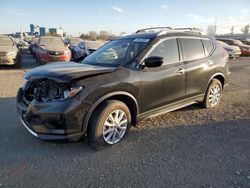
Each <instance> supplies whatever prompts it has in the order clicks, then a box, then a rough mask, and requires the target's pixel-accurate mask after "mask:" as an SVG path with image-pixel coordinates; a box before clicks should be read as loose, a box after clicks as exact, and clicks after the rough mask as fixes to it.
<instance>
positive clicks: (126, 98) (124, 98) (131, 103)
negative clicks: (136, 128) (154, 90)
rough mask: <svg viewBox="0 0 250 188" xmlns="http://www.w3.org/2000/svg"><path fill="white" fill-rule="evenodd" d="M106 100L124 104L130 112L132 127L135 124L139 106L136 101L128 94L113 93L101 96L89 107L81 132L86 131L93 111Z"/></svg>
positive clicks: (124, 92)
mask: <svg viewBox="0 0 250 188" xmlns="http://www.w3.org/2000/svg"><path fill="white" fill-rule="evenodd" d="M106 100H118V101H121V102H124V103H125V104H126V105H127V106H128V108H129V110H130V113H131V118H132V125H135V124H136V122H137V114H139V105H138V102H137V99H136V98H135V97H134V96H133V95H132V94H131V93H129V92H126V91H115V92H112V93H108V94H106V95H104V96H102V97H101V98H99V99H98V100H97V101H96V102H95V103H94V104H93V105H92V106H91V107H90V109H89V110H88V112H87V114H86V116H85V118H84V121H83V125H82V132H86V131H87V129H88V124H89V120H90V118H91V115H92V113H93V112H94V110H95V109H96V108H97V107H98V106H99V105H101V104H102V103H103V102H104V101H106Z"/></svg>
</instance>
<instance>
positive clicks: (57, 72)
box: [25, 62, 117, 83]
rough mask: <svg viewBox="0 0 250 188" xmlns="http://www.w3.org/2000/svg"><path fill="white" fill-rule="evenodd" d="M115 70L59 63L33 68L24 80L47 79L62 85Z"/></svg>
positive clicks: (113, 68) (114, 68) (112, 68)
mask: <svg viewBox="0 0 250 188" xmlns="http://www.w3.org/2000/svg"><path fill="white" fill-rule="evenodd" d="M116 69H117V68H116V67H103V66H94V65H87V64H80V63H73V62H66V63H65V62H60V63H52V64H49V65H44V66H40V67H37V68H34V69H32V70H30V71H28V72H27V73H26V74H25V79H27V80H35V79H42V78H47V79H50V80H54V81H56V82H62V83H64V82H68V81H70V80H72V79H77V78H83V77H89V76H94V75H98V74H103V73H109V72H112V71H114V70H116Z"/></svg>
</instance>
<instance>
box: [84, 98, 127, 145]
mask: <svg viewBox="0 0 250 188" xmlns="http://www.w3.org/2000/svg"><path fill="white" fill-rule="evenodd" d="M130 127H131V114H130V111H129V109H128V107H127V105H126V104H124V103H123V102H121V101H117V100H107V101H104V102H103V103H102V104H101V105H100V106H99V107H97V109H95V110H94V112H93V113H92V115H91V118H90V122H89V126H88V133H87V135H88V139H89V142H90V146H91V147H92V148H93V149H95V150H100V149H102V148H103V147H105V146H108V145H114V144H116V143H118V142H120V141H121V140H123V139H124V137H125V136H126V134H127V133H128V132H129V129H130Z"/></svg>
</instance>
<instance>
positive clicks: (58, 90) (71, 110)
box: [17, 28, 229, 149]
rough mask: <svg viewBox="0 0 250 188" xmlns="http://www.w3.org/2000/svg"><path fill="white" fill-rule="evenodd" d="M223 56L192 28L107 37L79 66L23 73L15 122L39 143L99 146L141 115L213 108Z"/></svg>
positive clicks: (222, 80)
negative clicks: (196, 105) (83, 142)
mask: <svg viewBox="0 0 250 188" xmlns="http://www.w3.org/2000/svg"><path fill="white" fill-rule="evenodd" d="M227 61H228V55H227V54H226V52H225V51H224V50H223V48H222V47H220V45H218V44H217V43H216V41H215V40H214V39H213V38H210V37H208V36H204V35H201V34H200V33H199V32H197V31H195V30H192V29H172V28H150V29H142V30H139V31H137V32H136V33H135V34H133V35H128V36H124V37H121V38H118V39H117V40H114V41H111V42H109V43H107V44H106V45H104V46H103V47H101V48H100V49H99V50H97V51H96V52H94V53H93V54H91V55H90V56H88V57H87V58H86V59H84V60H83V61H82V62H81V64H78V63H73V62H68V63H65V62H63V63H52V64H50V65H44V66H40V67H38V68H35V69H33V70H31V71H29V72H28V73H27V74H26V75H25V79H26V82H25V84H24V86H23V87H22V88H20V89H19V91H18V94H17V110H18V112H19V114H20V118H21V122H22V123H23V125H24V126H25V127H26V128H27V130H28V131H29V132H30V133H31V134H33V135H34V136H36V137H38V138H40V139H42V140H54V141H59V140H69V141H77V140H79V139H80V138H81V137H83V136H85V135H87V137H88V139H89V141H90V145H91V146H92V147H93V148H95V149H100V148H101V147H103V146H106V145H113V144H116V143H118V142H119V141H121V140H122V139H123V138H124V136H125V135H126V134H127V133H128V131H129V129H130V127H131V125H136V123H137V121H138V120H140V119H142V118H147V117H151V116H154V115H157V114H160V113H164V112H168V111H172V110H176V109H178V108H182V107H185V106H187V105H191V104H194V103H201V104H203V106H204V107H206V108H212V107H216V106H217V105H218V104H219V103H220V100H221V97H222V92H223V89H224V87H225V86H226V85H227V84H228V75H229V71H228V63H227Z"/></svg>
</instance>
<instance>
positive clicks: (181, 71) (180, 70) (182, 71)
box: [176, 69, 186, 74]
mask: <svg viewBox="0 0 250 188" xmlns="http://www.w3.org/2000/svg"><path fill="white" fill-rule="evenodd" d="M185 72H186V70H185V69H178V70H177V71H176V73H178V74H184V73H185Z"/></svg>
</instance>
